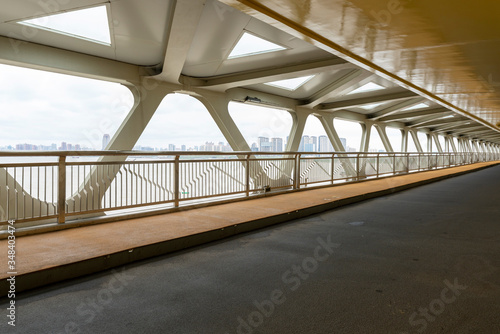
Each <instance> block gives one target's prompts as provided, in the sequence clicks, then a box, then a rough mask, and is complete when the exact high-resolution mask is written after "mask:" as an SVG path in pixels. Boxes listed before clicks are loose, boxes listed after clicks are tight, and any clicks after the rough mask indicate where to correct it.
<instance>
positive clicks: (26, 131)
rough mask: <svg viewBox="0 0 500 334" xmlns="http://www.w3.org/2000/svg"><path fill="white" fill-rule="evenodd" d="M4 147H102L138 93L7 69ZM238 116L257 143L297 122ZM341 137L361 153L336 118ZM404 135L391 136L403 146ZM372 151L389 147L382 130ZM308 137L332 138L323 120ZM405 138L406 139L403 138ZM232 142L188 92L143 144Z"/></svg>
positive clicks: (356, 138) (276, 114) (255, 110)
mask: <svg viewBox="0 0 500 334" xmlns="http://www.w3.org/2000/svg"><path fill="white" fill-rule="evenodd" d="M0 87H2V88H1V89H0V108H1V112H0V146H7V145H13V146H15V145H16V144H22V143H29V144H35V145H50V144H52V143H56V144H57V145H58V146H59V145H60V144H61V142H63V141H65V142H67V143H72V144H80V145H81V146H82V147H89V148H93V149H100V148H101V143H102V136H103V135H104V134H110V135H111V136H112V135H113V134H114V133H115V132H116V130H117V129H118V127H119V126H120V124H121V123H122V121H123V120H124V119H125V117H126V115H127V114H128V112H129V111H130V108H131V106H132V103H133V100H132V94H131V93H130V91H129V90H128V89H127V88H126V87H124V86H122V85H120V84H116V83H110V82H105V81H100V80H94V79H87V78H81V77H74V76H69V75H63V74H57V73H50V72H45V71H38V70H32V69H26V68H20V67H14V66H8V65H0ZM229 111H230V115H231V117H232V118H233V119H234V121H235V123H236V125H237V126H238V127H239V129H240V130H241V132H242V134H243V136H244V137H245V139H246V140H247V142H248V144H249V145H251V144H252V143H253V142H257V137H259V136H264V137H269V138H273V137H281V138H284V139H285V138H286V137H287V136H288V135H289V132H290V129H291V126H292V117H291V115H290V114H289V113H288V112H287V111H283V110H276V109H270V108H266V107H257V106H251V105H247V104H242V103H236V102H231V103H230V105H229ZM335 126H336V129H337V131H338V133H339V136H340V137H344V138H347V144H348V146H351V147H354V148H356V149H358V148H359V144H360V137H361V127H360V125H359V124H356V123H353V122H345V121H340V120H335ZM397 132H398V131H397V130H395V132H394V133H393V134H391V133H390V134H389V136H390V138H391V141H392V142H393V146H395V147H399V141H400V140H401V139H400V138H401V137H400V135H398V134H397ZM372 133H373V134H374V137H373V140H372V145H371V148H375V149H383V145H382V142H381V141H380V139H379V138H378V135H377V134H376V131H372ZM304 135H309V136H320V135H326V133H325V131H324V129H323V127H322V126H321V124H320V122H319V120H318V119H316V118H315V117H314V116H310V117H309V118H308V120H307V123H306V127H305V130H304ZM398 136H399V138H398ZM207 141H211V142H215V143H218V142H226V140H225V139H224V137H223V135H222V133H221V132H220V131H219V129H218V127H217V126H216V124H215V122H214V120H213V119H212V118H211V116H210V114H209V113H208V111H207V110H206V109H205V107H204V106H203V105H202V104H201V102H199V101H198V100H196V99H195V98H192V97H190V96H187V95H183V94H171V95H168V96H167V97H166V98H165V99H164V100H163V102H162V103H161V104H160V107H159V108H158V110H157V112H156V113H155V115H154V116H153V118H152V120H151V121H150V123H149V124H148V126H147V128H146V129H145V131H144V133H143V134H142V136H141V137H140V139H139V141H138V142H137V145H140V146H151V147H158V148H167V147H168V144H174V145H176V146H177V147H180V146H181V145H186V146H187V147H193V146H199V145H203V144H204V143H205V142H207Z"/></svg>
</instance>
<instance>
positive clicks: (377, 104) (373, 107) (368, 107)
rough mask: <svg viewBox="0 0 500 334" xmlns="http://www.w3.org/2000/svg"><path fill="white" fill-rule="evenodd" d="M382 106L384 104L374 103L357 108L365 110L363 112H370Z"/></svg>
mask: <svg viewBox="0 0 500 334" xmlns="http://www.w3.org/2000/svg"><path fill="white" fill-rule="evenodd" d="M383 104H385V102H376V103H370V104H365V105H362V106H358V108H361V109H365V110H370V109H375V108H377V107H380V106H381V105H383Z"/></svg>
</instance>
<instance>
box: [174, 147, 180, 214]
mask: <svg viewBox="0 0 500 334" xmlns="http://www.w3.org/2000/svg"><path fill="white" fill-rule="evenodd" d="M179 158H180V157H179V155H176V156H175V162H174V206H175V207H178V206H179V184H180V182H179Z"/></svg>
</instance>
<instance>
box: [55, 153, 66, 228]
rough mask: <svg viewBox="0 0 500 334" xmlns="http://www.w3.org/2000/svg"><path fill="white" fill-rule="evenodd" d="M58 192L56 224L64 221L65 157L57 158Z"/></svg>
mask: <svg viewBox="0 0 500 334" xmlns="http://www.w3.org/2000/svg"><path fill="white" fill-rule="evenodd" d="M58 172H59V173H58V178H57V182H58V191H57V222H58V223H59V224H63V223H64V222H65V221H66V156H64V155H61V156H60V157H59V164H58Z"/></svg>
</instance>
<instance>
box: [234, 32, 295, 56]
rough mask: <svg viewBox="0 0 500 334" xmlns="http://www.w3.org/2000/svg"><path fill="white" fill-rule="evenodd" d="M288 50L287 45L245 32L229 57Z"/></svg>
mask: <svg viewBox="0 0 500 334" xmlns="http://www.w3.org/2000/svg"><path fill="white" fill-rule="evenodd" d="M281 50H286V48H285V47H283V46H281V45H278V44H275V43H273V42H269V41H266V40H265V39H263V38H260V37H257V36H255V35H252V34H250V33H248V32H244V33H243V35H242V36H241V38H240V40H239V41H238V43H236V45H235V46H234V48H233V50H232V51H231V53H230V54H229V57H228V59H232V58H239V57H247V56H253V55H258V54H262V53H268V52H275V51H281Z"/></svg>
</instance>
